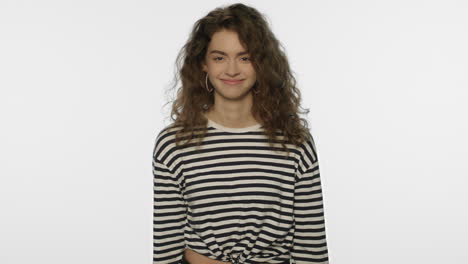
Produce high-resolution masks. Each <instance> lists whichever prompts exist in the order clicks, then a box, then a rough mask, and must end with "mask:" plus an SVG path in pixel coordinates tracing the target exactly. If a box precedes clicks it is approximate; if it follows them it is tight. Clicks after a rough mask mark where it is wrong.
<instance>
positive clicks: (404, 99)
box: [0, 0, 468, 264]
mask: <svg viewBox="0 0 468 264" xmlns="http://www.w3.org/2000/svg"><path fill="white" fill-rule="evenodd" d="M229 3H234V2H230V1H135V0H133V1H128V0H127V1H115V0H114V1H103V0H92V1H91V0H86V1H83V0H80V1H78V0H77V1H58V0H57V1H5V0H2V1H0V89H1V90H0V91H1V92H0V122H1V123H0V124H1V129H0V144H1V151H0V161H1V166H0V214H1V217H0V263H2V264H26V263H47V264H63V263H67V264H83V263H86V264H104V263H113V264H120V263H122V264H129V263H131V264H149V263H151V262H152V214H153V211H152V210H153V209H152V206H153V197H152V196H153V179H152V169H151V158H152V150H153V143H154V140H155V137H156V135H157V133H158V132H159V131H160V129H162V128H163V126H165V125H168V124H169V123H170V121H169V119H168V115H169V111H170V105H167V106H166V107H164V108H163V104H164V103H166V102H167V100H168V99H169V98H167V97H166V96H165V92H164V91H165V89H167V87H168V84H169V83H170V81H171V80H172V77H173V73H174V62H175V57H176V55H177V52H178V51H179V50H180V48H181V47H182V45H183V44H184V43H185V41H186V40H187V38H188V34H189V33H190V30H191V28H192V26H193V24H194V23H195V21H196V20H198V19H199V18H201V17H203V16H205V15H206V14H207V13H208V12H209V11H210V10H212V9H214V8H215V7H218V6H221V5H225V4H229ZM243 3H245V4H249V5H251V6H252V7H255V8H257V9H258V10H259V11H260V12H261V13H263V14H264V15H266V17H267V19H268V22H269V23H270V25H271V28H272V31H273V32H274V33H275V35H276V37H277V38H278V39H279V40H280V41H281V43H282V44H283V45H284V47H285V49H286V54H287V56H288V58H289V60H290V65H291V68H292V70H293V71H294V73H295V76H296V78H297V80H298V86H299V88H300V89H301V91H302V95H303V104H302V105H303V107H305V108H309V109H310V113H309V115H308V117H307V118H308V120H309V121H310V127H311V131H312V134H313V136H314V138H315V141H316V145H317V148H318V153H319V164H320V166H321V177H322V185H323V191H324V203H325V215H326V230H327V240H328V246H329V258H330V263H334V264H376V263H379V264H394V263H399V264H406V263H408V264H413V263H425V264H432V263H433V264H436V263H437V264H440V263H451V264H454V263H457V264H458V263H460V264H462V263H468V250H467V249H468V248H467V245H468V228H467V225H466V223H467V222H468V216H467V202H468V195H467V194H466V189H467V177H468V168H467V163H466V159H467V157H468V153H467V147H468V146H467V145H468V144H467V143H468V140H467V139H466V136H467V134H468V122H467V113H468V107H467V105H466V103H467V102H468V92H467V89H468V80H467V73H468V63H467V61H468V49H467V48H466V47H468V34H467V33H468V16H467V14H468V3H467V2H466V1H454V0H444V1H442V0H438V1H427V0H426V1H423V0H404V1H403V0H397V1H363V0H361V1H345V0H341V1H244V2H243Z"/></svg>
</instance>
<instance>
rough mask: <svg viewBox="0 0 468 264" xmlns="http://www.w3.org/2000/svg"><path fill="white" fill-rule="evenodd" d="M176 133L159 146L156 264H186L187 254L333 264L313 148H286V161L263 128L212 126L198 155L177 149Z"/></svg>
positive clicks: (161, 138) (165, 133)
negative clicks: (272, 145)
mask: <svg viewBox="0 0 468 264" xmlns="http://www.w3.org/2000/svg"><path fill="white" fill-rule="evenodd" d="M177 129H179V128H174V127H169V126H168V127H166V128H164V129H163V130H162V131H161V132H160V133H159V134H158V136H157V138H156V142H155V146H154V153H153V175H154V219H153V224H154V226H153V230H154V233H153V235H154V242H153V246H154V247H153V249H154V252H153V263H154V264H163V263H172V264H178V263H180V261H181V260H182V254H183V251H184V249H185V248H186V247H187V248H190V249H192V250H194V251H196V252H198V253H200V254H203V255H205V256H207V257H210V258H213V259H217V260H221V261H226V262H231V263H233V264H234V263H248V264H250V263H272V264H273V263H289V260H290V259H293V260H294V263H328V251H327V243H326V234H325V220H324V210H323V200H322V189H321V183H320V172H319V165H318V158H317V152H316V148H315V144H314V142H313V140H310V141H307V142H304V143H303V144H302V145H301V146H299V147H298V146H293V145H291V144H287V147H288V148H289V150H290V156H289V157H287V158H286V155H285V152H283V150H282V149H281V143H280V142H278V143H275V147H274V148H273V149H272V148H271V147H270V146H269V144H268V141H267V137H266V135H264V134H263V133H262V132H263V130H262V127H261V125H260V124H258V125H255V126H251V127H247V128H227V127H224V126H221V125H220V124H217V123H215V122H213V121H212V120H209V122H208V133H207V135H206V136H205V138H204V139H203V142H202V144H201V146H200V147H199V148H198V147H196V146H195V142H191V143H190V144H189V145H187V146H184V147H176V145H175V132H176V131H177ZM278 135H280V137H279V139H281V138H282V137H281V132H280V131H278Z"/></svg>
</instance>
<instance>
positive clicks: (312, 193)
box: [291, 141, 328, 264]
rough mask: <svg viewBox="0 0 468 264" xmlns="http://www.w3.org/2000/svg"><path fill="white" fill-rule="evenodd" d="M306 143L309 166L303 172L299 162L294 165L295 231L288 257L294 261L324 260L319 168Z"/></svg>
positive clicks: (322, 209) (318, 261) (323, 230)
mask: <svg viewBox="0 0 468 264" xmlns="http://www.w3.org/2000/svg"><path fill="white" fill-rule="evenodd" d="M308 146H309V149H310V151H309V152H307V153H309V155H308V156H309V157H308V158H307V159H308V161H307V162H308V163H310V164H311V165H310V166H308V168H307V169H305V171H303V169H302V165H300V166H299V167H298V173H297V179H296V183H295V191H294V218H295V232H294V244H293V248H292V251H291V256H292V258H293V259H294V261H295V263H298V264H305V263H328V249H327V242H326V234H325V217H324V208H323V199H322V187H321V182H320V170H319V165H318V159H317V153H316V151H315V145H314V143H313V141H312V142H309V144H308ZM306 156H307V155H306ZM301 164H302V163H301Z"/></svg>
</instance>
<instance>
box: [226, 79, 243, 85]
mask: <svg viewBox="0 0 468 264" xmlns="http://www.w3.org/2000/svg"><path fill="white" fill-rule="evenodd" d="M222 81H223V82H224V83H225V84H239V83H241V82H243V81H244V80H229V79H225V80H222Z"/></svg>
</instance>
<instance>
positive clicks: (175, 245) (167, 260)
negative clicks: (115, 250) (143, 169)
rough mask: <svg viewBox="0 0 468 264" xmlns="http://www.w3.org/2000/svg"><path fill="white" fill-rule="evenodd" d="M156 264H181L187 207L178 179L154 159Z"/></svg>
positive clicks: (154, 246) (154, 243)
mask: <svg viewBox="0 0 468 264" xmlns="http://www.w3.org/2000/svg"><path fill="white" fill-rule="evenodd" d="M153 175H154V207H153V208H154V212H153V264H178V263H180V262H181V260H182V255H183V252H184V249H185V242H184V226H185V222H186V205H185V203H184V199H183V196H182V194H181V191H180V188H179V184H178V182H177V180H176V177H175V175H173V173H171V170H170V169H169V168H168V167H167V166H166V165H165V164H163V163H162V162H161V161H159V160H157V159H156V158H153Z"/></svg>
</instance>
